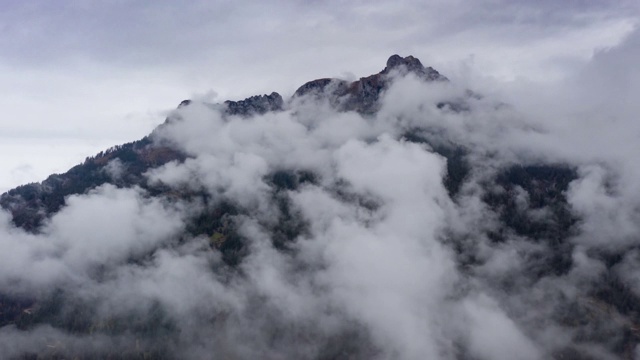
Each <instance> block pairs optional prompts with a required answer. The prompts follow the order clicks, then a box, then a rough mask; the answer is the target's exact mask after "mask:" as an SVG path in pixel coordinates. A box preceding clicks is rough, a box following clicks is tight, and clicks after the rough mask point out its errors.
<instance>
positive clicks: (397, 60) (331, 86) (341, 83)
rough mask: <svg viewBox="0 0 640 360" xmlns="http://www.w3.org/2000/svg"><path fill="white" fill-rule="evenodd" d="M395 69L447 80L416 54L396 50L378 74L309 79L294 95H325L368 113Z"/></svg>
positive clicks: (342, 106)
mask: <svg viewBox="0 0 640 360" xmlns="http://www.w3.org/2000/svg"><path fill="white" fill-rule="evenodd" d="M396 73H397V74H400V75H407V74H408V73H412V74H414V75H416V76H417V77H418V78H420V79H422V80H425V81H448V79H447V78H446V77H445V76H443V75H441V74H440V73H439V72H438V71H436V70H435V69H433V68H432V67H424V65H422V63H421V62H420V60H419V59H418V58H416V57H414V56H412V55H409V56H407V57H404V58H403V57H401V56H400V55H397V54H395V55H392V56H391V57H389V59H388V60H387V66H386V67H385V68H384V69H383V70H382V71H380V72H379V73H377V74H373V75H370V76H367V77H363V78H360V79H359V80H357V81H354V82H351V83H349V82H348V81H345V80H341V79H333V78H324V79H317V80H312V81H309V82H307V83H305V84H304V85H302V86H301V87H299V88H298V90H296V92H295V94H294V95H293V97H294V98H296V97H301V96H304V95H309V94H313V95H314V96H316V97H320V98H327V99H328V100H329V103H330V104H331V105H332V106H334V107H336V108H337V109H339V110H342V111H357V112H359V113H362V114H371V113H374V112H376V111H377V110H378V106H379V104H378V98H379V97H380V93H382V91H384V90H385V89H387V88H388V87H389V86H390V84H391V82H392V81H393V75H394V74H396Z"/></svg>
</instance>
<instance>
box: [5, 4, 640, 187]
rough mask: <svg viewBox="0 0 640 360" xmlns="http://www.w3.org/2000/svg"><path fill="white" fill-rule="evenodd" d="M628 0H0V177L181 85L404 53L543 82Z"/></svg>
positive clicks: (619, 30)
mask: <svg viewBox="0 0 640 360" xmlns="http://www.w3.org/2000/svg"><path fill="white" fill-rule="evenodd" d="M639 4H640V3H638V2H637V1H633V0H629V1H625V0H620V1H615V2H614V1H595V0H593V1H586V0H585V1H577V0H566V1H554V0H539V1H526V0H511V1H506V0H479V1H461V0H459V1H457V0H446V1H444V0H442V1H441V0H432V1H311V0H309V1H273V2H264V1H242V2H237V1H197V0H189V1H182V2H176V1H168V0H154V1H123V0H119V1H109V2H104V1H77V0H75V1H69V0H58V1H48V0H33V1H29V2H24V1H17V0H3V1H1V2H0V27H1V29H2V36H1V37H0V93H1V95H2V96H0V106H1V107H2V109H3V110H4V114H3V116H2V118H1V120H0V167H1V168H2V172H1V173H0V174H1V175H0V191H5V190H8V189H9V188H11V187H14V186H16V185H19V184H23V183H26V182H33V181H41V180H43V179H44V178H45V177H46V176H47V175H48V174H50V173H53V172H64V171H66V170H67V169H68V168H70V167H71V166H73V165H75V164H77V163H79V162H81V161H82V160H83V159H84V158H85V157H86V156H90V155H93V154H95V153H96V152H98V151H100V150H103V149H105V148H108V147H110V146H112V145H116V144H121V143H124V142H129V141H133V140H137V139H139V138H141V137H142V136H144V135H146V134H148V133H149V132H150V131H151V130H152V129H153V128H154V127H155V126H156V125H158V124H159V123H161V122H162V121H163V120H164V116H165V114H166V112H167V111H168V110H170V109H173V108H175V106H176V105H177V104H178V103H179V102H180V101H181V100H183V99H186V98H192V97H196V96H198V97H208V98H210V99H211V100H217V101H223V100H226V99H241V98H244V97H247V96H251V95H255V94H262V93H270V92H271V91H277V92H279V93H281V94H282V95H283V96H285V97H286V96H288V95H290V94H291V93H293V91H295V89H296V88H297V87H298V86H299V85H301V84H303V83H304V82H306V81H308V80H312V79H315V78H319V77H330V76H333V77H342V78H354V77H361V76H367V75H369V74H372V73H376V72H378V71H380V70H381V69H382V68H383V67H384V64H385V61H386V59H387V58H388V57H389V55H391V54H394V53H397V54H400V55H403V56H406V55H410V54H411V55H414V56H416V57H418V58H419V59H421V60H422V62H423V63H424V64H425V65H430V66H433V67H435V68H436V69H438V70H439V71H440V72H442V73H444V74H445V75H447V76H448V77H450V78H452V79H455V78H456V77H462V76H464V74H468V73H471V74H473V75H474V76H484V77H488V78H491V79H493V80H494V81H495V82H496V83H500V82H513V81H531V82H548V81H554V80H557V79H560V78H563V77H565V76H568V75H570V74H572V73H573V72H575V71H578V70H580V69H581V68H582V67H584V66H585V64H587V63H588V61H589V60H590V59H591V57H592V56H593V54H594V53H595V52H597V51H599V50H603V49H607V48H610V47H612V46H615V45H617V44H619V43H620V42H621V41H623V40H624V38H625V36H627V35H628V34H630V33H631V32H632V31H633V30H634V29H635V28H636V27H637V26H638V24H639V20H640V5H639Z"/></svg>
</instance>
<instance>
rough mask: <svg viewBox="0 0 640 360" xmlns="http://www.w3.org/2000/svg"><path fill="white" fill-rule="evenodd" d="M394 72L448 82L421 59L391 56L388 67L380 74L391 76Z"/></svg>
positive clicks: (410, 56)
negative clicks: (425, 65) (423, 63)
mask: <svg viewBox="0 0 640 360" xmlns="http://www.w3.org/2000/svg"><path fill="white" fill-rule="evenodd" d="M392 71H398V72H400V73H401V74H403V75H404V74H407V73H413V74H415V75H417V76H418V77H420V78H423V79H425V80H427V81H448V80H449V79H447V78H446V77H445V76H443V75H441V74H440V73H439V72H438V71H436V70H435V69H434V68H432V67H424V65H422V63H421V62H420V59H418V58H416V57H413V56H412V55H409V56H407V57H404V58H403V57H402V56H400V55H397V54H396V55H391V57H389V59H388V60H387V66H386V67H385V68H384V70H382V71H381V72H380V74H389V73H390V72H392Z"/></svg>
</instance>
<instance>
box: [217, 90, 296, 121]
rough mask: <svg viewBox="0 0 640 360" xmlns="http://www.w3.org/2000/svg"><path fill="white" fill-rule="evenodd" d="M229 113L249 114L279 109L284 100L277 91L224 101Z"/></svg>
mask: <svg viewBox="0 0 640 360" xmlns="http://www.w3.org/2000/svg"><path fill="white" fill-rule="evenodd" d="M224 103H225V105H226V106H227V113H228V114H229V115H240V116H250V115H254V114H264V113H266V112H269V111H280V110H282V108H283V105H284V101H283V100H282V96H280V94H278V93H277V92H272V93H271V94H269V95H256V96H252V97H249V98H246V99H244V100H240V101H230V100H227V101H225V102H224Z"/></svg>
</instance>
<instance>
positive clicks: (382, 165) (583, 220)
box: [0, 55, 640, 359]
mask: <svg viewBox="0 0 640 360" xmlns="http://www.w3.org/2000/svg"><path fill="white" fill-rule="evenodd" d="M522 134H534V135H535V136H537V137H540V136H544V132H541V131H538V130H536V129H535V127H534V126H529V125H528V124H524V125H523V123H522V122H521V120H519V115H518V113H517V112H516V111H514V110H513V109H512V107H511V106H508V105H505V104H504V103H502V102H501V101H500V100H499V99H491V98H490V97H487V96H484V95H481V94H480V93H477V92H475V91H471V90H469V89H466V88H462V87H458V85H456V84H453V83H452V82H451V81H450V80H449V79H448V78H447V77H445V76H443V75H441V74H440V73H439V72H438V71H436V70H435V69H433V68H431V67H425V66H423V65H422V63H421V62H420V60H418V59H417V58H415V57H413V56H407V57H404V58H403V57H401V56H398V55H393V56H391V57H390V58H389V59H388V61H387V64H386V66H385V68H384V69H383V70H382V71H380V72H379V73H377V74H373V75H370V76H367V77H363V78H360V79H359V80H356V81H353V82H348V81H345V80H341V79H332V78H322V79H317V80H313V81H309V82H307V83H305V84H304V85H302V86H300V87H299V88H298V89H297V90H296V91H295V93H294V94H293V96H292V97H291V98H289V99H286V100H285V99H283V98H282V96H281V95H280V94H278V93H276V92H273V93H271V94H269V95H266V94H265V95H259V96H253V97H250V98H247V99H244V100H240V101H225V102H224V103H221V104H209V103H202V102H196V101H191V100H185V101H183V102H181V103H180V105H179V106H178V107H177V109H176V110H175V111H174V112H173V113H172V114H170V115H169V116H168V118H167V119H166V121H165V122H164V123H163V124H161V125H159V126H158V128H156V129H155V130H154V131H153V133H152V134H150V135H149V136H147V137H145V138H143V139H141V140H138V141H134V142H131V143H127V144H123V145H118V146H114V147H112V148H110V149H108V150H105V151H103V152H100V153H98V154H96V155H95V156H91V157H88V158H87V159H86V160H85V161H84V162H83V163H82V164H79V165H77V166H75V167H73V168H72V169H70V170H69V171H68V172H66V173H64V174H54V175H51V176H49V177H48V178H47V179H46V180H44V181H43V182H41V183H33V184H27V185H23V186H19V187H17V188H15V189H12V190H10V191H8V192H6V193H4V194H2V196H0V205H1V206H2V208H4V209H5V210H6V212H7V213H6V214H7V215H6V221H5V224H4V225H3V226H4V227H3V230H2V233H1V234H0V235H4V238H5V240H4V241H3V242H0V244H2V246H3V248H4V249H5V251H6V252H7V253H8V254H9V255H7V258H6V259H7V261H5V263H6V264H7V265H5V266H6V267H0V273H2V272H4V273H5V275H0V355H2V357H3V358H15V359H61V358H76V357H77V358H113V359H116V358H117V359H120V358H122V359H138V358H154V359H161V358H168V359H173V358H176V359H177V358H194V359H195V358H255V357H261V358H309V359H356V358H357V359H359V358H363V359H364V358H367V359H369V358H379V359H387V358H403V359H415V358H443V359H494V358H496V359H497V358H512V357H516V356H517V354H519V356H520V358H523V359H540V358H554V359H600V358H602V359H604V358H620V359H632V358H634V356H635V354H636V347H637V345H638V328H639V326H640V325H639V324H640V298H639V296H638V295H637V293H636V291H635V285H634V281H635V280H633V279H630V278H629V277H628V276H626V275H625V274H626V273H628V272H629V271H631V270H628V269H635V268H636V267H637V264H638V261H637V260H638V259H639V258H638V257H634V255H633V254H635V253H634V252H633V251H632V249H633V246H635V241H631V240H625V239H628V238H631V239H635V238H634V236H635V235H633V234H631V235H628V236H627V237H624V239H623V240H618V237H619V236H618V234H616V233H615V232H613V233H612V234H610V236H611V238H610V239H609V238H607V240H606V244H605V245H600V243H594V242H593V240H590V239H591V237H590V232H589V229H593V228H594V227H591V225H592V224H593V226H596V227H595V228H597V227H598V226H600V227H602V226H603V225H602V224H601V223H596V222H595V220H593V218H592V217H590V215H589V213H588V212H585V211H581V209H582V208H581V207H580V204H581V202H580V201H582V200H581V199H582V198H580V194H582V193H584V191H586V190H585V189H588V186H589V184H591V182H590V181H592V180H593V176H597V172H595V173H594V171H595V170H593V169H592V168H591V167H585V164H584V161H583V162H579V161H573V160H572V159H569V158H566V157H560V156H559V157H557V158H553V157H552V156H549V155H544V156H543V155H539V154H535V153H533V154H531V153H532V151H531V149H532V148H526V150H527V151H524V150H522V149H520V148H517V147H509V146H512V145H505V144H507V143H506V142H505V139H508V138H509V137H511V136H514V137H519V138H521V139H526V138H525V137H523V136H522ZM514 149H515V150H514ZM589 169H591V170H589ZM594 174H595V175H594ZM603 181H604V180H603ZM609 183H610V185H609V186H611V189H613V187H614V185H611V184H612V181H609ZM581 191H582V192H581ZM611 191H613V190H611ZM603 196H604V195H603ZM615 216H617V215H615V214H610V215H609V219H610V220H611V219H613V218H614V217H615ZM2 219H4V218H0V220H2ZM598 221H600V220H598ZM611 221H613V220H611ZM603 236H604V235H603ZM607 236H609V235H607ZM620 236H622V235H620ZM625 236H626V235H625ZM590 241H591V242H590ZM612 244H621V245H616V246H613V245H612ZM625 244H631V245H625ZM12 254H13V255H12ZM0 259H3V258H0ZM8 259H18V260H15V262H10V261H9V260H8Z"/></svg>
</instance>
